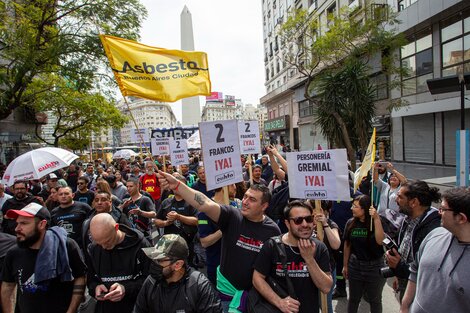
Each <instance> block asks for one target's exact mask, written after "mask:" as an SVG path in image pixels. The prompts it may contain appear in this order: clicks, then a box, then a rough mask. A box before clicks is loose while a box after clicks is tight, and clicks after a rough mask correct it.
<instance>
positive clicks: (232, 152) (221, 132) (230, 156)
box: [199, 120, 243, 190]
mask: <svg viewBox="0 0 470 313" xmlns="http://www.w3.org/2000/svg"><path fill="white" fill-rule="evenodd" d="M199 132H200V133H201V145H202V152H203V155H204V168H205V170H206V185H207V190H213V189H216V188H219V187H224V186H228V185H230V184H234V183H238V182H240V181H242V180H243V175H242V167H241V164H240V147H239V140H238V123H237V120H229V121H216V122H204V123H199Z"/></svg>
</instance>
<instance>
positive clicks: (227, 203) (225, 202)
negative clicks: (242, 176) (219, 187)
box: [223, 186, 230, 205]
mask: <svg viewBox="0 0 470 313" xmlns="http://www.w3.org/2000/svg"><path fill="white" fill-rule="evenodd" d="M223 190H224V204H226V205H229V204H230V199H229V198H228V186H224V187H223Z"/></svg>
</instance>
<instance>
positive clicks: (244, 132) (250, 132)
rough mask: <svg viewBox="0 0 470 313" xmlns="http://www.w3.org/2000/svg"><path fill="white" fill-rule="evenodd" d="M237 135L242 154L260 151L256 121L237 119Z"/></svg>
mask: <svg viewBox="0 0 470 313" xmlns="http://www.w3.org/2000/svg"><path fill="white" fill-rule="evenodd" d="M238 135H239V136H240V152H241V153H242V154H254V153H261V144H260V140H259V126H258V121H238Z"/></svg>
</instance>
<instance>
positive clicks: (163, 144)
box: [150, 137, 170, 155]
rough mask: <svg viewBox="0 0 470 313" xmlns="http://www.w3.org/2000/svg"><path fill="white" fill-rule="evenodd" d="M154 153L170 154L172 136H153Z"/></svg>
mask: <svg viewBox="0 0 470 313" xmlns="http://www.w3.org/2000/svg"><path fill="white" fill-rule="evenodd" d="M150 142H151V144H152V155H169V154H170V138H168V137H164V138H152V139H151V141H150Z"/></svg>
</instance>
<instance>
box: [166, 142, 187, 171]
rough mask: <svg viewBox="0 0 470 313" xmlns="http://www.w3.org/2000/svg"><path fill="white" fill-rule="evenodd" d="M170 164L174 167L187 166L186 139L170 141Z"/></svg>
mask: <svg viewBox="0 0 470 313" xmlns="http://www.w3.org/2000/svg"><path fill="white" fill-rule="evenodd" d="M170 157H171V163H172V164H173V165H174V166H176V165H182V164H189V160H188V143H187V141H186V139H179V140H175V139H172V138H171V139H170Z"/></svg>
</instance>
